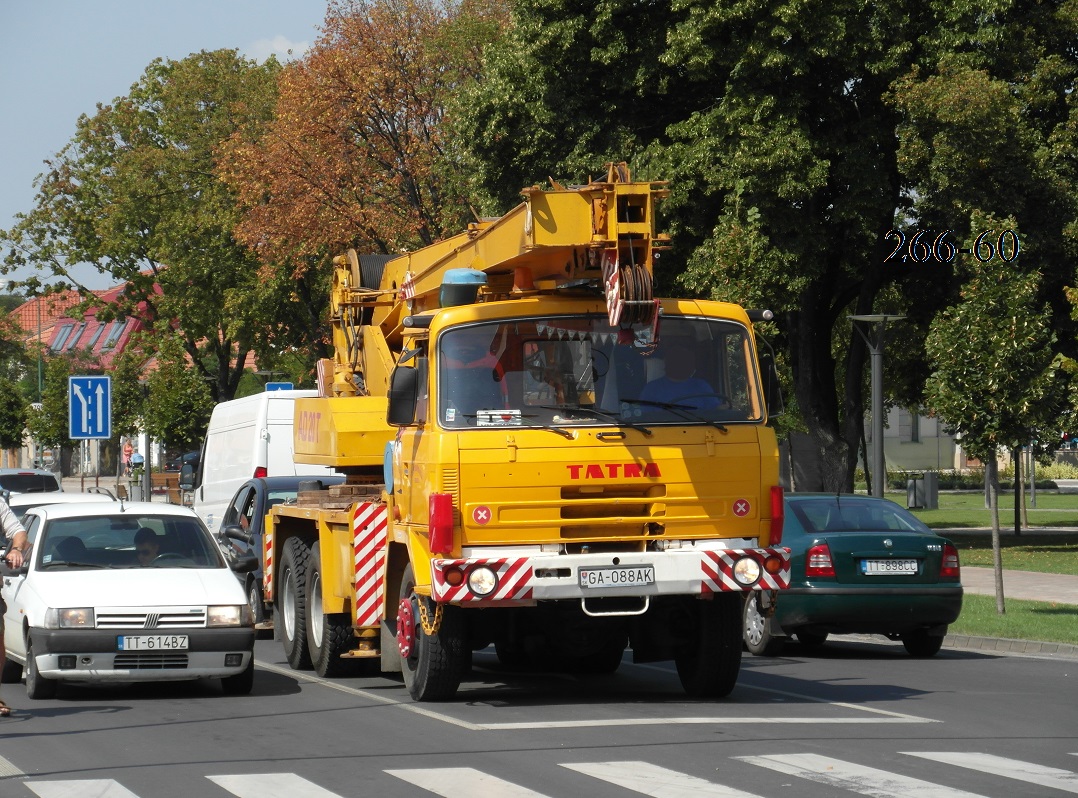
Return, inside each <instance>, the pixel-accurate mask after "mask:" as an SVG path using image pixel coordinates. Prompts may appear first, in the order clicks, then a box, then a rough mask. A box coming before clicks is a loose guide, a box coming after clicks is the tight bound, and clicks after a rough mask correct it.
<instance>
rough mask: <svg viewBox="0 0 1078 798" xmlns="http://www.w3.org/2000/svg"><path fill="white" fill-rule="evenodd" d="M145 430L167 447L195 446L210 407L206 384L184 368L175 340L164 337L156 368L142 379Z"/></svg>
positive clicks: (184, 448)
mask: <svg viewBox="0 0 1078 798" xmlns="http://www.w3.org/2000/svg"><path fill="white" fill-rule="evenodd" d="M146 387H147V393H148V395H147V399H146V404H145V408H144V410H145V420H146V430H147V431H148V432H149V433H150V437H152V438H153V439H154V440H157V441H160V442H162V443H163V444H164V445H165V446H166V447H167V448H171V449H180V450H183V451H186V450H188V449H194V448H198V445H199V444H200V443H201V441H202V438H203V436H204V435H205V433H206V426H207V425H208V424H209V421H210V413H211V412H212V410H213V405H214V402H213V397H212V396H211V394H210V389H209V386H207V385H206V382H205V380H203V379H202V378H201V376H200V375H199V374H198V372H197V371H195V370H193V369H191V368H189V367H188V364H187V361H186V353H185V352H184V350H183V348H182V346H181V345H180V342H179V340H178V339H171V340H166V341H164V342H163V344H162V346H161V348H160V350H159V352H158V362H157V368H156V370H154V371H153V372H152V373H151V374H150V376H149V377H148V378H147V380H146Z"/></svg>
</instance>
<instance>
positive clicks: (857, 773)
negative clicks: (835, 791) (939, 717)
mask: <svg viewBox="0 0 1078 798" xmlns="http://www.w3.org/2000/svg"><path fill="white" fill-rule="evenodd" d="M734 759H739V760H741V761H742V762H749V763H750V764H753V765H759V766H761V767H765V768H770V769H771V770H777V771H779V772H780V773H786V774H788V775H790V776H800V777H801V778H803V779H808V780H810V781H815V782H818V783H820V784H826V785H828V786H830V787H841V788H842V789H845V790H852V791H854V792H857V793H860V794H861V795H870V796H873V798H910V796H916V798H983V796H978V795H977V794H976V793H972V792H966V791H965V790H955V789H951V788H950V787H944V786H941V785H939V784H933V783H932V782H930V781H922V780H921V779H915V778H913V777H911V776H902V775H899V774H897V773H889V772H888V771H886V770H878V769H877V768H869V767H864V766H863V765H856V764H854V763H853V762H843V761H842V760H841V759H832V758H831V757H826V756H819V755H817V754H781V755H774V756H735V757H734Z"/></svg>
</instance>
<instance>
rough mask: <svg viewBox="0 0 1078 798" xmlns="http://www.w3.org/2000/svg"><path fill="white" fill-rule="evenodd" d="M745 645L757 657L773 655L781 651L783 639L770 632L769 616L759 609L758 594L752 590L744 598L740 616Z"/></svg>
mask: <svg viewBox="0 0 1078 798" xmlns="http://www.w3.org/2000/svg"><path fill="white" fill-rule="evenodd" d="M742 624H743V630H742V633H743V634H744V637H745V647H746V648H747V649H748V650H749V651H750V652H751V653H753V654H755V655H756V656H758V657H774V656H777V655H778V654H780V653H781V652H782V648H783V645H784V644H785V640H784V639H783V638H782V637H781V636H776V635H773V634H771V618H769V617H768V616H767V615H765V614H764V613H763V612H761V611H760V594H759V592H757V591H753V592H752V593H750V594H749V596H748V598H747V599H746V600H745V614H744V616H743V618H742Z"/></svg>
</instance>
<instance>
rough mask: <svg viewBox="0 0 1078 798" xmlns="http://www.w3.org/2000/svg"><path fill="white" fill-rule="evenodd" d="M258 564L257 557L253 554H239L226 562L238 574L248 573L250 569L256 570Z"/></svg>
mask: <svg viewBox="0 0 1078 798" xmlns="http://www.w3.org/2000/svg"><path fill="white" fill-rule="evenodd" d="M258 566H259V562H258V557H256V556H255V555H253V554H241V555H240V556H239V557H237V558H236V559H234V560H230V561H229V563H228V567H229V568H231V569H232V570H233V571H235V572H236V573H238V574H249V573H251V571H257V570H258Z"/></svg>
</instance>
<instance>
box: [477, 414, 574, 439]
mask: <svg viewBox="0 0 1078 798" xmlns="http://www.w3.org/2000/svg"><path fill="white" fill-rule="evenodd" d="M461 415H462V416H464V417H465V418H478V417H479V414H478V413H461ZM520 418H521V420H524V419H527V418H533V417H532V416H521V417H520ZM519 428H521V425H519V424H491V425H489V426H483V427H471V428H470V429H485V430H499V429H500V430H505V429H519ZM529 428H530V429H545V430H548V431H549V432H556V433H558V434H559V435H561V436H562V437H563V438H570V439H572V437H573V433H571V432H570V431H569V430H567V429H562V428H561V427H555V426H554V425H553V424H532V423H529V424H528V425H527V427H525V429H529Z"/></svg>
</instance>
